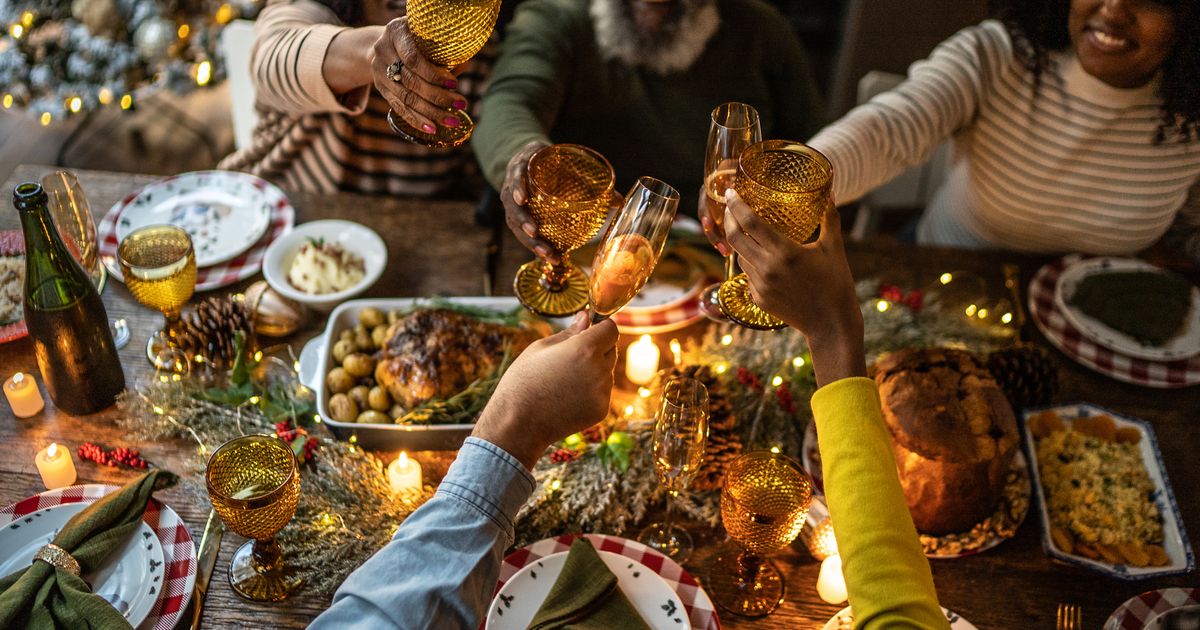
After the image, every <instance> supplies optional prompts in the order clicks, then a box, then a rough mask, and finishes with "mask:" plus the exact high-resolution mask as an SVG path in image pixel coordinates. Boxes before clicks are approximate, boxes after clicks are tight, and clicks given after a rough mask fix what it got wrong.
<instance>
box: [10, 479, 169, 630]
mask: <svg viewBox="0 0 1200 630" xmlns="http://www.w3.org/2000/svg"><path fill="white" fill-rule="evenodd" d="M175 481H176V477H175V475H174V474H172V473H169V472H167V471H164V470H152V471H150V472H148V473H146V474H144V475H142V476H141V477H140V478H138V479H137V480H135V481H133V482H131V483H129V484H128V485H126V486H125V487H124V488H121V489H120V490H118V491H116V492H114V493H112V494H109V495H107V496H105V497H104V498H102V499H100V500H99V501H96V502H95V503H93V504H91V505H89V506H88V507H87V508H85V509H84V510H83V511H82V512H80V513H78V514H76V515H75V516H73V517H71V520H69V521H67V524H66V525H64V526H63V528H62V531H60V532H58V535H57V536H55V537H54V541H53V544H54V545H57V546H59V547H61V548H62V549H64V550H65V551H66V552H67V553H69V554H71V556H72V557H74V558H75V560H76V561H77V562H78V563H79V569H80V572H81V573H82V574H87V573H88V572H89V571H93V570H95V569H96V568H97V567H99V566H100V565H101V564H102V563H103V562H104V560H105V558H107V557H108V556H109V554H110V553H112V552H113V551H114V550H116V549H120V548H121V546H122V545H123V544H124V543H125V541H126V539H128V538H129V537H130V536H132V535H133V533H134V532H135V531H136V530H137V528H138V523H139V522H140V521H141V520H142V513H143V512H145V511H146V502H147V501H149V500H150V494H151V493H152V492H154V491H155V490H158V489H161V488H165V487H168V486H171V485H174V484H175ZM68 564H69V561H68ZM130 627H131V626H130V625H129V622H128V621H127V620H126V619H125V616H124V615H122V614H121V613H119V612H117V609H115V608H113V607H112V605H111V604H109V603H108V602H106V601H104V599H102V598H101V597H100V596H99V595H96V594H95V593H93V592H92V589H91V588H90V587H89V586H88V584H87V583H86V582H84V581H83V579H82V578H80V577H78V576H76V575H74V574H73V573H72V572H70V571H68V570H66V569H62V568H58V567H56V566H53V565H51V564H49V563H48V562H43V561H40V560H37V561H34V562H33V564H31V565H30V566H29V567H28V568H26V569H22V570H21V571H17V572H16V573H14V574H12V575H9V576H7V577H5V578H3V579H0V628H28V629H30V630H48V629H50V628H72V629H76V628H89V629H92V630H109V629H116V628H124V629H128V628H130Z"/></svg>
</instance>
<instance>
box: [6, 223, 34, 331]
mask: <svg viewBox="0 0 1200 630" xmlns="http://www.w3.org/2000/svg"><path fill="white" fill-rule="evenodd" d="M24 254H25V235H24V234H22V233H21V230H4V231H0V256H17V255H20V256H23V255H24ZM27 336H29V329H28V328H26V327H25V318H24V316H22V318H21V319H19V320H17V321H15V322H10V323H8V324H4V325H3V326H0V343H7V342H9V341H16V340H17V339H21V338H22V337H27Z"/></svg>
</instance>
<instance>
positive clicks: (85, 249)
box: [42, 171, 129, 348]
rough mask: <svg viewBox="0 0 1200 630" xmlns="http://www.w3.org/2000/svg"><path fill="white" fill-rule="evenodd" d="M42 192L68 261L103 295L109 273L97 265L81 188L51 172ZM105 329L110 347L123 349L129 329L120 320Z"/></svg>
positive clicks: (72, 178) (92, 228)
mask: <svg viewBox="0 0 1200 630" xmlns="http://www.w3.org/2000/svg"><path fill="white" fill-rule="evenodd" d="M42 190H44V191H46V196H47V197H49V204H48V205H49V208H50V216H51V218H52V219H53V220H54V227H55V228H56V229H57V230H58V234H59V236H61V237H62V239H63V243H65V244H66V246H67V249H68V250H70V252H71V257H72V258H74V259H75V261H76V262H78V263H79V266H80V267H82V268H83V270H84V272H86V273H87V274H88V277H90V278H91V279H92V283H93V284H95V285H96V292H97V293H104V285H105V284H107V282H106V281H107V280H108V270H107V269H105V268H104V265H102V264H100V255H99V241H98V240H97V238H96V222H95V220H94V219H93V218H92V208H91V206H90V205H89V204H88V200H87V195H85V194H84V192H83V185H82V184H80V183H79V179H78V178H76V177H75V174H74V173H71V172H70V171H54V172H53V173H50V174H49V175H46V176H44V177H42ZM108 328H109V330H110V331H112V336H113V344H114V345H115V346H116V347H117V348H124V347H125V345H126V344H128V343H129V326H128V325H127V324H126V322H125V320H124V319H123V318H121V319H111V318H110V319H109V320H108Z"/></svg>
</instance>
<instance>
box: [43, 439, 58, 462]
mask: <svg viewBox="0 0 1200 630" xmlns="http://www.w3.org/2000/svg"><path fill="white" fill-rule="evenodd" d="M57 456H58V442H51V443H50V447H49V448H47V449H46V459H54V458H55V457H57Z"/></svg>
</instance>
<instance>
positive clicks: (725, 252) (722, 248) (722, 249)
mask: <svg viewBox="0 0 1200 630" xmlns="http://www.w3.org/2000/svg"><path fill="white" fill-rule="evenodd" d="M717 251H719V252H721V255H722V256H728V255H729V249H728V248H727V247H725V246H724V245H721V244H717Z"/></svg>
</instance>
